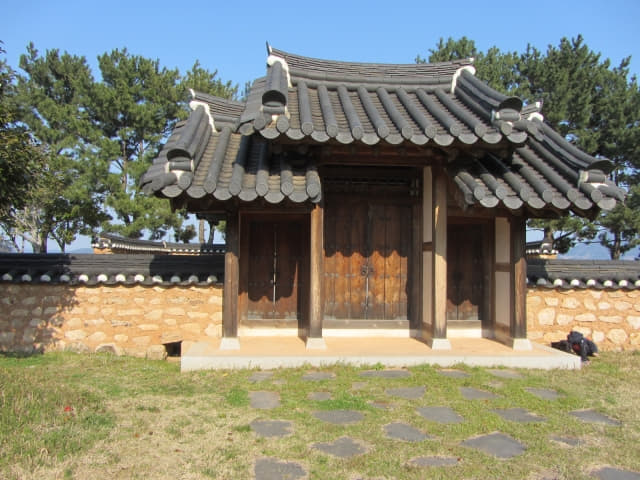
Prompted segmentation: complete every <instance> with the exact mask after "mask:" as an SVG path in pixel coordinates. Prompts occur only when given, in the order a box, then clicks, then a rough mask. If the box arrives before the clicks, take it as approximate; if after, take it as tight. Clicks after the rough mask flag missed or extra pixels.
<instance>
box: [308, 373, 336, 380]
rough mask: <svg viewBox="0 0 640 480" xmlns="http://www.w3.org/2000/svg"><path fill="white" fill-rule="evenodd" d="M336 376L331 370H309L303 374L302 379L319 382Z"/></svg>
mask: <svg viewBox="0 0 640 480" xmlns="http://www.w3.org/2000/svg"><path fill="white" fill-rule="evenodd" d="M335 377H336V376H335V374H334V373H331V372H309V373H306V374H305V375H303V376H302V380H306V381H308V382H319V381H321V380H331V379H333V378H335Z"/></svg>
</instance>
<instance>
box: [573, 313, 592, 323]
mask: <svg viewBox="0 0 640 480" xmlns="http://www.w3.org/2000/svg"><path fill="white" fill-rule="evenodd" d="M575 319H576V321H577V322H595V321H596V320H597V317H596V316H595V315H594V314H593V313H581V314H579V315H576V316H575Z"/></svg>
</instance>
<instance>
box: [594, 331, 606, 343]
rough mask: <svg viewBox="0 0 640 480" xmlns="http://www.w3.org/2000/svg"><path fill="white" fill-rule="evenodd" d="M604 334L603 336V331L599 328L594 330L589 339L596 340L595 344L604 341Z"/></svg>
mask: <svg viewBox="0 0 640 480" xmlns="http://www.w3.org/2000/svg"><path fill="white" fill-rule="evenodd" d="M604 339H605V336H604V332H601V331H599V330H594V331H593V334H592V338H591V340H593V341H594V342H596V345H597V344H598V343H602V342H604Z"/></svg>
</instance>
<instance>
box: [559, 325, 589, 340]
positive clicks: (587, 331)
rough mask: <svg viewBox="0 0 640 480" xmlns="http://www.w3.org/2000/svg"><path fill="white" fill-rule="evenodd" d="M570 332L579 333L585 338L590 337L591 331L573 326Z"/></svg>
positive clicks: (579, 326)
mask: <svg viewBox="0 0 640 480" xmlns="http://www.w3.org/2000/svg"><path fill="white" fill-rule="evenodd" d="M572 330H574V331H576V332H580V333H581V334H582V335H584V336H585V337H591V329H590V328H589V327H583V326H581V325H575V326H574V327H573V328H572ZM567 333H568V332H567ZM565 338H566V334H565Z"/></svg>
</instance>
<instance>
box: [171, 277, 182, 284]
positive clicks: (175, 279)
mask: <svg viewBox="0 0 640 480" xmlns="http://www.w3.org/2000/svg"><path fill="white" fill-rule="evenodd" d="M170 281H171V283H180V282H181V281H182V280H181V279H180V277H179V276H178V275H173V276H172V277H171V280H170Z"/></svg>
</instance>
